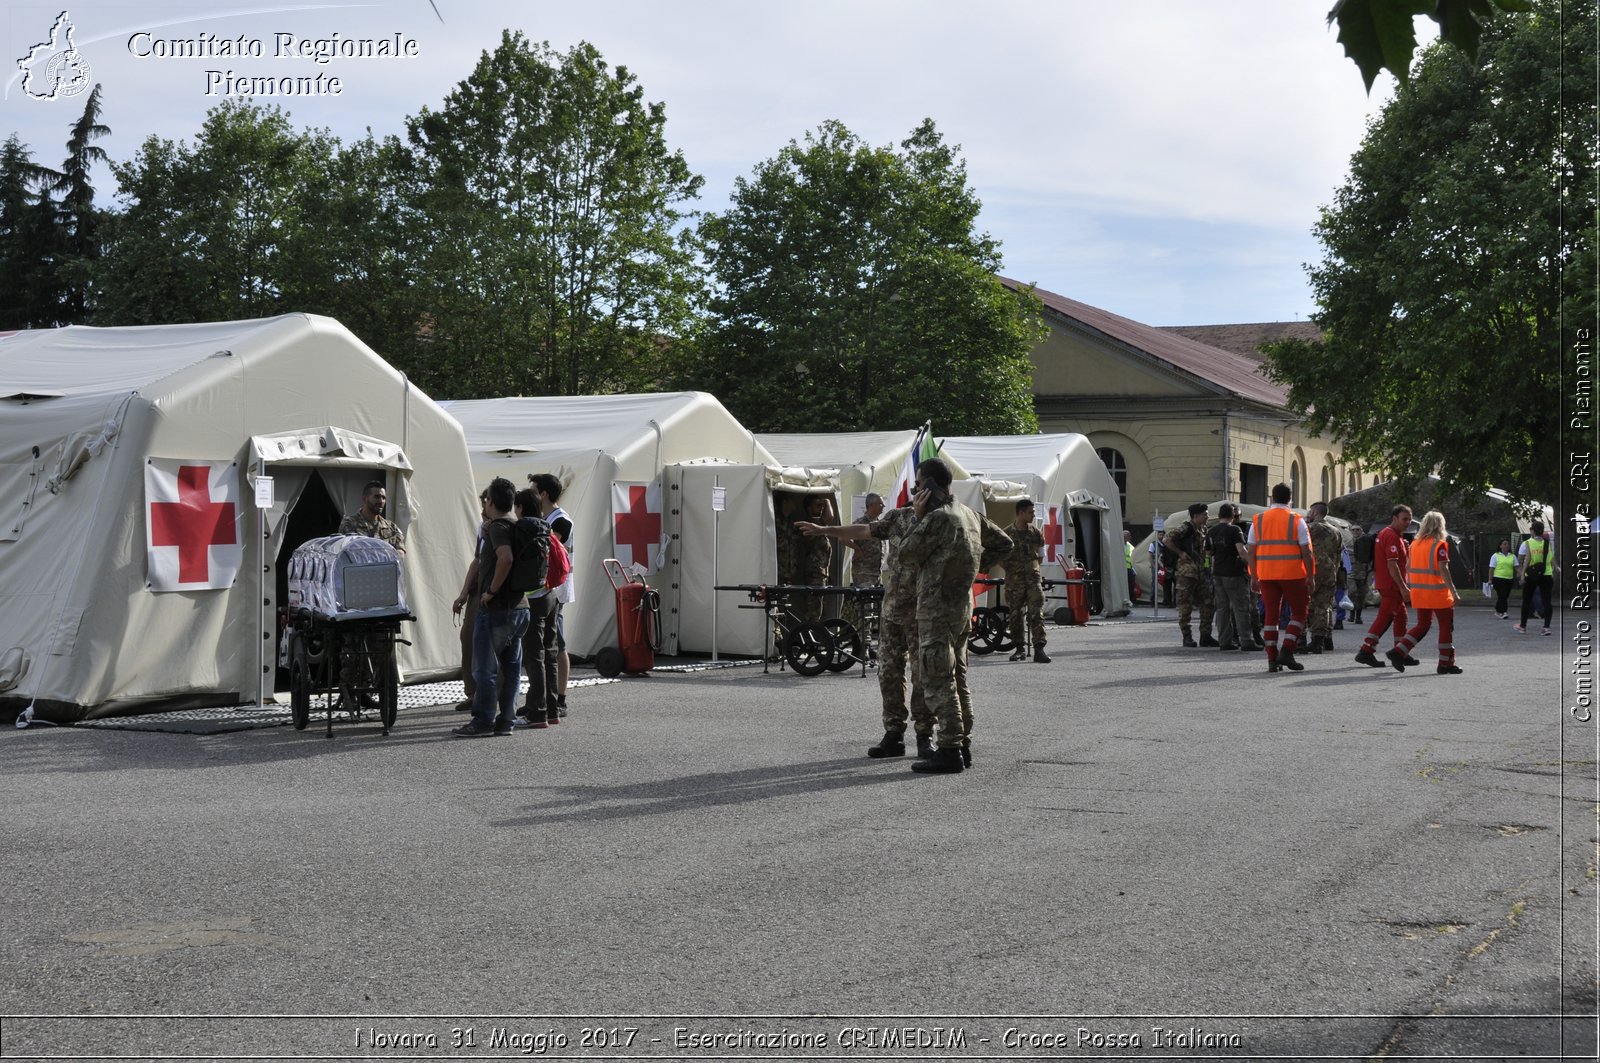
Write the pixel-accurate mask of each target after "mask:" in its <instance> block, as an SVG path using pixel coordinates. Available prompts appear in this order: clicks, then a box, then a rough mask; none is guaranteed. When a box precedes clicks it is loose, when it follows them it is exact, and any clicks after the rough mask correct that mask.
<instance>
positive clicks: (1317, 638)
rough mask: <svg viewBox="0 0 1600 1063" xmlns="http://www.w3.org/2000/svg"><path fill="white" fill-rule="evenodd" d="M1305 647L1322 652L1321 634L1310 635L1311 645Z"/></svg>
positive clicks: (1314, 651) (1315, 651)
mask: <svg viewBox="0 0 1600 1063" xmlns="http://www.w3.org/2000/svg"><path fill="white" fill-rule="evenodd" d="M1307 648H1308V649H1310V650H1311V652H1312V653H1321V652H1322V636H1321V635H1312V636H1311V645H1310V646H1309V647H1307Z"/></svg>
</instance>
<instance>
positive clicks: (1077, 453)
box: [939, 433, 1132, 616]
mask: <svg viewBox="0 0 1600 1063" xmlns="http://www.w3.org/2000/svg"><path fill="white" fill-rule="evenodd" d="M939 443H940V448H941V449H940V454H942V455H948V456H949V457H950V458H951V459H953V460H954V461H955V462H957V463H959V464H960V465H961V466H962V467H963V468H964V469H965V470H966V471H967V472H968V474H969V475H970V476H971V477H972V478H973V479H976V480H979V481H989V482H991V483H994V484H996V485H997V486H996V490H997V491H999V493H997V494H996V496H995V498H994V499H993V500H989V499H986V502H987V503H988V504H987V506H986V508H987V510H988V516H989V518H990V519H991V520H993V521H995V523H997V524H1000V525H1002V526H1003V525H1006V524H1009V523H1010V522H1011V519H1012V517H1014V516H1015V513H1016V495H1015V494H1014V493H1012V491H1013V489H1012V488H1010V487H1009V486H1007V487H1006V488H1005V489H1004V490H1003V491H1000V489H999V487H998V484H999V482H1000V481H1010V482H1012V483H1016V484H1022V485H1023V487H1024V488H1025V490H1026V496H1025V497H1027V498H1029V499H1031V500H1032V501H1033V504H1034V509H1035V516H1034V519H1035V521H1036V522H1037V523H1038V524H1039V525H1041V527H1043V529H1044V531H1045V538H1046V542H1047V544H1049V543H1050V540H1051V539H1052V537H1053V536H1054V535H1056V534H1059V535H1060V541H1059V544H1058V545H1056V549H1057V551H1058V557H1061V558H1076V559H1077V560H1078V561H1080V562H1082V563H1083V565H1084V568H1085V569H1087V571H1088V578H1089V580H1090V581H1091V582H1090V595H1089V599H1090V605H1091V607H1094V606H1097V605H1098V606H1099V608H1100V609H1101V611H1103V612H1104V613H1105V614H1106V615H1108V616H1119V615H1122V614H1124V613H1126V612H1128V610H1129V609H1130V608H1131V606H1132V603H1131V602H1129V601H1128V581H1127V577H1126V576H1125V575H1124V574H1123V573H1124V571H1125V568H1124V564H1123V554H1122V504H1121V502H1120V501H1119V500H1118V496H1117V485H1116V482H1115V481H1114V480H1112V479H1111V474H1110V473H1109V472H1107V471H1106V467H1105V464H1104V463H1103V462H1102V461H1101V460H1100V458H1099V456H1098V455H1096V454H1095V452H1094V446H1093V445H1092V444H1090V442H1089V440H1088V437H1086V436H1082V435H1078V434H1076V433H1060V434H1055V435H1034V436H947V437H945V438H944V439H941V440H940V441H939ZM1048 506H1056V507H1059V511H1058V512H1059V514H1060V521H1061V525H1060V530H1059V533H1058V532H1057V531H1056V530H1055V529H1054V528H1053V527H1052V526H1051V525H1050V524H1049V523H1048V520H1047V514H1048V510H1047V508H1046V507H1048ZM1045 575H1046V576H1047V578H1059V577H1060V575H1061V573H1060V571H1059V570H1058V571H1052V570H1051V567H1050V566H1048V565H1047V566H1046V570H1045Z"/></svg>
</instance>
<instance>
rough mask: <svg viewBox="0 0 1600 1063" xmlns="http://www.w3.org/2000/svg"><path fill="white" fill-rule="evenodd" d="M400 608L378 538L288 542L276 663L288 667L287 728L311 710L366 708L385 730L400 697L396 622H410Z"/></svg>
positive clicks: (359, 714)
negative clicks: (285, 590) (286, 592)
mask: <svg viewBox="0 0 1600 1063" xmlns="http://www.w3.org/2000/svg"><path fill="white" fill-rule="evenodd" d="M415 619H416V617H414V616H412V615H411V612H410V610H409V609H408V608H407V606H406V595H405V576H404V573H403V572H402V571H401V568H400V553H399V551H397V550H396V549H395V548H394V547H392V546H390V545H389V544H388V543H386V542H384V541H382V540H381V539H372V538H368V537H367V536H364V535H330V536H327V537H325V538H321V539H311V540H309V541H308V542H305V543H302V544H301V545H300V546H298V547H296V548H295V551H294V554H293V556H292V557H291V558H290V561H289V601H288V610H287V615H286V618H285V625H284V638H283V640H282V642H281V643H280V646H279V663H280V664H282V665H284V666H285V667H287V668H288V670H289V707H290V715H291V716H292V718H293V720H294V726H295V730H297V731H303V730H305V728H306V726H307V725H308V724H309V723H310V722H311V712H312V709H313V708H321V709H323V711H324V712H325V714H326V716H327V722H328V730H327V735H328V737H329V738H332V737H333V717H334V715H335V713H341V714H343V715H345V716H346V717H347V718H349V719H352V720H360V719H362V718H363V717H364V716H365V715H366V714H367V713H369V712H370V713H372V714H373V715H374V716H375V717H376V719H377V721H378V723H379V724H380V725H381V726H382V727H383V733H384V734H388V733H389V729H390V728H392V727H393V726H394V723H395V717H396V715H397V714H398V708H399V699H400V690H399V688H400V670H399V666H398V665H397V663H396V661H395V646H396V645H397V644H404V645H410V643H408V642H406V641H405V640H404V639H402V638H400V637H399V635H400V625H401V623H402V622H404V621H408V620H415Z"/></svg>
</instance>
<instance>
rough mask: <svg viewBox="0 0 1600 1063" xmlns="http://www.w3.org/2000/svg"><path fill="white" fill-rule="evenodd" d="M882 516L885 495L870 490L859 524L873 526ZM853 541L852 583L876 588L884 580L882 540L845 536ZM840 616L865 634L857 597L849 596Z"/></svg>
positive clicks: (846, 539) (863, 616)
mask: <svg viewBox="0 0 1600 1063" xmlns="http://www.w3.org/2000/svg"><path fill="white" fill-rule="evenodd" d="M882 516H883V496H882V495H880V494H878V493H877V492H876V491H873V492H870V493H868V495H867V497H866V500H865V502H864V503H863V506H862V511H861V518H860V520H858V521H857V523H858V524H867V525H870V524H872V523H873V522H874V521H876V520H878V519H879V518H881V517H882ZM844 541H845V542H847V543H849V544H850V586H852V587H876V586H878V585H879V584H881V583H882V582H883V540H882V539H851V538H848V537H845V538H844ZM839 615H840V616H841V617H843V618H844V619H846V620H848V621H849V622H850V624H851V626H853V627H854V628H855V629H856V630H858V631H861V633H862V636H863V638H864V637H865V636H866V631H865V628H864V623H863V621H864V620H865V618H866V615H867V614H866V611H865V610H863V609H862V608H861V601H860V600H859V599H857V598H846V599H845V600H844V604H843V605H842V606H840V608H839Z"/></svg>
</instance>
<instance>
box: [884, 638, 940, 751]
mask: <svg viewBox="0 0 1600 1063" xmlns="http://www.w3.org/2000/svg"><path fill="white" fill-rule="evenodd" d="M915 631H916V626H915V624H906V623H904V622H902V621H899V620H891V619H889V618H888V617H887V616H886V617H884V618H883V619H882V620H881V621H879V624H878V694H879V695H880V696H881V697H882V698H883V729H884V731H885V733H887V732H890V731H894V732H897V733H902V734H903V733H904V732H905V729H906V668H907V667H909V668H910V669H911V720H912V723H913V724H914V725H915V727H916V731H917V734H919V735H931V734H933V713H932V712H930V711H928V703H927V701H926V700H924V698H923V696H922V677H921V676H920V675H918V673H917V667H918V655H917V654H914V653H912V652H911V636H912V635H913V634H914V633H915Z"/></svg>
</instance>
